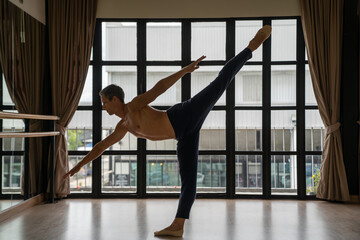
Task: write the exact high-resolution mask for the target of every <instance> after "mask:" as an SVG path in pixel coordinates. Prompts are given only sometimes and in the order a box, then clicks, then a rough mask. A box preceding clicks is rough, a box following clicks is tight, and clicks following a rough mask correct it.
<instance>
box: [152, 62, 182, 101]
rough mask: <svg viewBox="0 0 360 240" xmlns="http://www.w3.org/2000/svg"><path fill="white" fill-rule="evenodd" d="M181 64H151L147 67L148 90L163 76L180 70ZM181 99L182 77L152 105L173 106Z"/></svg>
mask: <svg viewBox="0 0 360 240" xmlns="http://www.w3.org/2000/svg"><path fill="white" fill-rule="evenodd" d="M180 69H181V67H180V66H151V67H147V68H146V70H147V75H146V90H150V89H151V88H153V87H154V86H155V84H156V83H157V82H158V81H160V80H161V79H163V78H166V77H168V76H170V75H171V74H173V73H175V72H177V71H179V70H180ZM180 101H181V79H179V80H178V81H177V82H176V83H175V84H174V85H173V86H171V87H170V88H169V89H168V90H166V92H164V93H163V94H161V95H160V96H159V97H157V98H156V99H155V101H153V102H152V103H150V105H153V106H154V105H155V106H171V105H174V104H175V103H178V102H180Z"/></svg>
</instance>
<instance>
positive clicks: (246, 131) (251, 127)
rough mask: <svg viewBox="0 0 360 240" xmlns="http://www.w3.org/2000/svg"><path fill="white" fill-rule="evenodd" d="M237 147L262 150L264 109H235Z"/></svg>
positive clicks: (238, 149) (241, 149) (237, 148)
mask: <svg viewBox="0 0 360 240" xmlns="http://www.w3.org/2000/svg"><path fill="white" fill-rule="evenodd" d="M235 149H236V150H237V151H261V150H262V111H235Z"/></svg>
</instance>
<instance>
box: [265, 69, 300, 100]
mask: <svg viewBox="0 0 360 240" xmlns="http://www.w3.org/2000/svg"><path fill="white" fill-rule="evenodd" d="M271 105H272V106H289V105H290V106H295V105H296V66H295V65H283V66H272V67H271Z"/></svg>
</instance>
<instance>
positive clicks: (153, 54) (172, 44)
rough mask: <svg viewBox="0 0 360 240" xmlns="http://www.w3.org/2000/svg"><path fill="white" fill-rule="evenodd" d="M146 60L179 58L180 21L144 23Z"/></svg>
mask: <svg viewBox="0 0 360 240" xmlns="http://www.w3.org/2000/svg"><path fill="white" fill-rule="evenodd" d="M146 34H147V35H146V56H147V60H150V61H156V60H180V59H181V23H178V22H160V23H155V22H150V23H147V24H146Z"/></svg>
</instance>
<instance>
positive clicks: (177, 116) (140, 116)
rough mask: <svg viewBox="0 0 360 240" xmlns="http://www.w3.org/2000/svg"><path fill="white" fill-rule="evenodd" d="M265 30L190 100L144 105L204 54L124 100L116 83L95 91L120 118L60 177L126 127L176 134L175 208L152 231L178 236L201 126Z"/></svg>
mask: <svg viewBox="0 0 360 240" xmlns="http://www.w3.org/2000/svg"><path fill="white" fill-rule="evenodd" d="M270 33H271V27H270V26H264V27H263V28H261V29H260V30H259V31H258V32H257V34H256V35H255V37H254V38H253V39H252V40H251V41H250V42H249V45H248V46H247V48H245V49H244V50H243V51H242V52H240V53H239V54H238V55H236V56H235V57H234V58H232V59H231V60H230V61H229V62H227V63H226V64H225V66H224V67H223V69H222V70H221V71H220V73H219V75H218V77H217V78H216V79H215V80H214V81H212V82H211V83H210V84H209V85H208V86H207V87H206V88H204V89H203V90H202V91H200V92H199V93H198V94H196V95H195V96H194V97H192V98H191V99H189V100H187V101H185V102H182V103H178V104H176V105H174V106H172V107H171V108H169V109H168V110H166V111H160V110H157V109H154V108H152V107H150V106H149V104H150V103H151V102H153V101H154V100H155V99H156V98H157V97H158V96H159V95H161V94H162V93H164V92H165V91H166V90H167V89H169V88H170V87H171V86H172V85H173V84H174V83H176V81H178V80H179V79H180V78H182V77H183V76H184V75H185V74H187V73H191V72H193V71H195V70H196V69H198V68H199V66H198V64H199V63H200V62H201V61H202V60H203V59H204V58H205V56H202V57H200V58H199V59H198V60H196V61H195V62H193V63H191V64H190V65H188V66H186V67H184V68H182V69H181V70H180V71H179V72H177V73H174V74H173V75H171V76H169V77H167V78H164V79H162V80H160V81H159V82H157V83H156V85H155V86H154V87H153V88H152V89H150V90H149V91H147V92H145V93H144V94H141V95H139V96H137V97H135V98H134V99H133V100H132V101H131V102H129V103H124V92H123V90H122V89H121V88H120V87H119V86H116V85H114V84H112V85H109V86H107V87H106V88H104V89H103V90H101V92H100V97H101V101H102V103H103V109H104V110H106V111H107V113H108V114H109V115H113V114H115V115H116V116H118V117H119V118H121V120H120V122H119V123H118V124H117V125H116V128H115V131H114V132H113V133H112V134H110V135H109V136H108V137H106V138H105V139H103V140H102V141H101V142H99V143H97V144H96V145H95V146H94V148H93V149H92V150H91V151H90V152H89V153H88V154H87V155H86V156H85V157H84V158H83V159H82V160H81V161H80V162H79V163H78V164H77V165H76V166H75V167H74V168H73V169H71V170H70V171H69V172H68V173H67V174H65V175H64V178H66V177H68V176H73V175H74V174H75V173H77V172H78V171H79V170H80V169H81V168H82V167H83V166H84V165H86V164H87V163H89V162H91V161H92V160H94V159H96V158H97V157H99V156H100V155H101V154H102V153H103V152H104V151H105V150H106V149H107V148H108V147H110V146H111V145H113V144H115V143H117V142H119V141H120V140H121V139H122V138H123V137H124V136H125V134H126V133H127V132H130V133H132V134H134V135H135V136H137V137H140V138H146V139H149V140H165V139H176V140H178V144H177V156H178V161H179V166H180V167H179V169H180V177H181V193H180V198H179V205H178V210H177V213H176V217H175V219H174V221H173V222H172V224H171V225H170V226H169V227H167V228H165V229H163V230H161V231H158V232H155V233H154V234H155V236H163V235H168V236H182V235H183V229H184V223H185V219H188V218H189V214H190V209H191V206H192V204H193V203H194V200H195V196H196V177H197V161H198V146H199V133H200V129H201V126H202V124H203V122H204V120H205V118H206V116H207V115H208V113H209V112H210V110H211V109H212V108H213V106H214V105H215V103H216V102H217V100H218V99H219V98H220V97H221V95H222V94H223V92H224V91H225V90H226V88H227V87H228V86H229V84H230V83H231V81H232V79H233V78H234V77H235V75H236V74H237V73H238V72H239V70H240V69H241V67H242V66H243V65H244V64H245V63H246V62H247V60H249V59H250V58H251V57H252V52H253V51H254V50H255V49H257V48H258V47H259V46H260V45H261V44H262V43H263V42H264V41H265V40H266V39H267V38H268V37H269V36H270Z"/></svg>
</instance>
